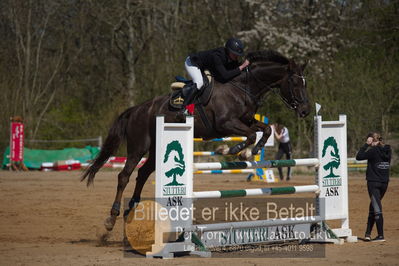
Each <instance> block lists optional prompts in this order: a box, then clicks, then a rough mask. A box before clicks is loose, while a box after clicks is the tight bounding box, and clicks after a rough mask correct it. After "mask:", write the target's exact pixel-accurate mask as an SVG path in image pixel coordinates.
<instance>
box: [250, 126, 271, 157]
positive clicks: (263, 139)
mask: <svg viewBox="0 0 399 266" xmlns="http://www.w3.org/2000/svg"><path fill="white" fill-rule="evenodd" d="M251 128H252V129H253V130H255V131H262V132H263V135H262V137H261V139H260V140H259V141H258V143H256V145H255V147H254V148H253V149H252V155H255V154H258V152H259V151H260V150H261V149H262V148H263V146H265V144H266V142H267V140H268V139H269V137H270V135H271V134H272V128H271V127H270V126H269V125H266V124H265V123H262V122H260V121H256V122H255V123H254V124H253V125H252V126H251Z"/></svg>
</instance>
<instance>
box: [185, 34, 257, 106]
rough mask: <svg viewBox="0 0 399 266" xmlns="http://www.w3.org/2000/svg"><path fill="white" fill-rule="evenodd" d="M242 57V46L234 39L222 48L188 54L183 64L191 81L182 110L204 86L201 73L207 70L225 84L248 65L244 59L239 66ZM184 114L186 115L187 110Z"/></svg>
mask: <svg viewBox="0 0 399 266" xmlns="http://www.w3.org/2000/svg"><path fill="white" fill-rule="evenodd" d="M243 55H244V45H243V44H242V42H241V41H240V40H238V39H236V38H230V39H228V40H227V42H226V44H225V46H224V47H219V48H215V49H212V50H208V51H201V52H198V53H195V54H190V55H189V56H188V57H187V59H186V62H185V67H186V71H187V73H188V74H189V75H190V77H191V78H192V80H193V83H192V85H190V86H191V88H190V89H189V92H188V94H187V95H186V97H184V103H183V108H184V109H183V110H185V109H186V108H185V107H186V106H187V105H188V104H190V103H191V101H193V99H194V98H195V96H196V95H197V94H198V93H199V92H200V91H201V89H202V86H203V85H204V80H203V77H202V72H203V71H204V70H205V69H207V70H209V71H210V72H211V75H212V76H213V77H214V79H215V80H216V81H218V82H221V83H225V82H228V81H229V80H231V79H233V78H234V77H236V76H238V75H239V74H240V73H241V71H242V70H243V69H245V68H246V67H247V66H248V65H249V61H248V60H247V59H246V60H245V61H244V62H243V63H242V64H241V65H240V64H239V62H238V58H239V57H240V56H243ZM184 114H188V112H187V110H185V111H184Z"/></svg>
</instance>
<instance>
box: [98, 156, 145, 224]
mask: <svg viewBox="0 0 399 266" xmlns="http://www.w3.org/2000/svg"><path fill="white" fill-rule="evenodd" d="M141 157H142V155H135V156H128V158H127V160H126V164H125V167H124V168H123V170H122V171H121V172H120V173H119V174H118V186H117V191H116V196H115V200H114V204H112V208H111V216H109V217H108V218H107V219H106V220H105V222H104V225H105V228H106V229H107V230H108V231H111V230H112V229H113V228H114V225H115V221H116V217H117V216H119V214H120V208H121V200H122V194H123V191H124V190H125V188H126V185H127V184H128V183H129V178H130V175H131V174H132V172H133V170H134V168H135V167H136V165H137V164H138V163H139V161H140V159H141Z"/></svg>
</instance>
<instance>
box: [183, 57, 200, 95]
mask: <svg viewBox="0 0 399 266" xmlns="http://www.w3.org/2000/svg"><path fill="white" fill-rule="evenodd" d="M184 66H185V67H186V71H187V73H188V74H189V75H190V77H191V78H192V80H193V82H194V83H196V84H197V89H198V90H200V89H201V88H202V85H204V80H203V79H202V73H201V69H199V68H198V67H197V66H194V65H193V64H192V63H191V60H190V57H189V56H188V57H187V59H186V62H185V63H184Z"/></svg>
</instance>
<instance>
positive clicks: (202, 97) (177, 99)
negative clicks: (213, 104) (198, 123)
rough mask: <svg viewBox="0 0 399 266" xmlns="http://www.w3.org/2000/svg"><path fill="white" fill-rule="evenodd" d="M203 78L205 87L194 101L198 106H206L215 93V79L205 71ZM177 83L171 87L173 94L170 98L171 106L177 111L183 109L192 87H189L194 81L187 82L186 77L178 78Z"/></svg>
mask: <svg viewBox="0 0 399 266" xmlns="http://www.w3.org/2000/svg"><path fill="white" fill-rule="evenodd" d="M202 78H203V79H204V86H203V88H202V89H201V91H200V92H199V94H198V95H197V97H196V98H195V100H194V101H193V103H194V104H196V105H203V106H206V105H207V104H208V102H209V100H210V98H211V96H212V92H213V79H212V76H211V73H210V72H209V71H208V70H205V71H204V72H203V73H202ZM175 79H176V81H175V82H173V83H172V84H171V85H170V88H171V89H172V93H171V94H170V98H169V105H170V106H171V107H172V108H173V109H176V110H181V109H182V108H183V102H184V98H185V97H186V96H187V95H188V92H189V90H190V89H191V86H187V85H190V84H192V83H193V81H192V80H187V79H185V78H184V77H181V76H176V77H175Z"/></svg>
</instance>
